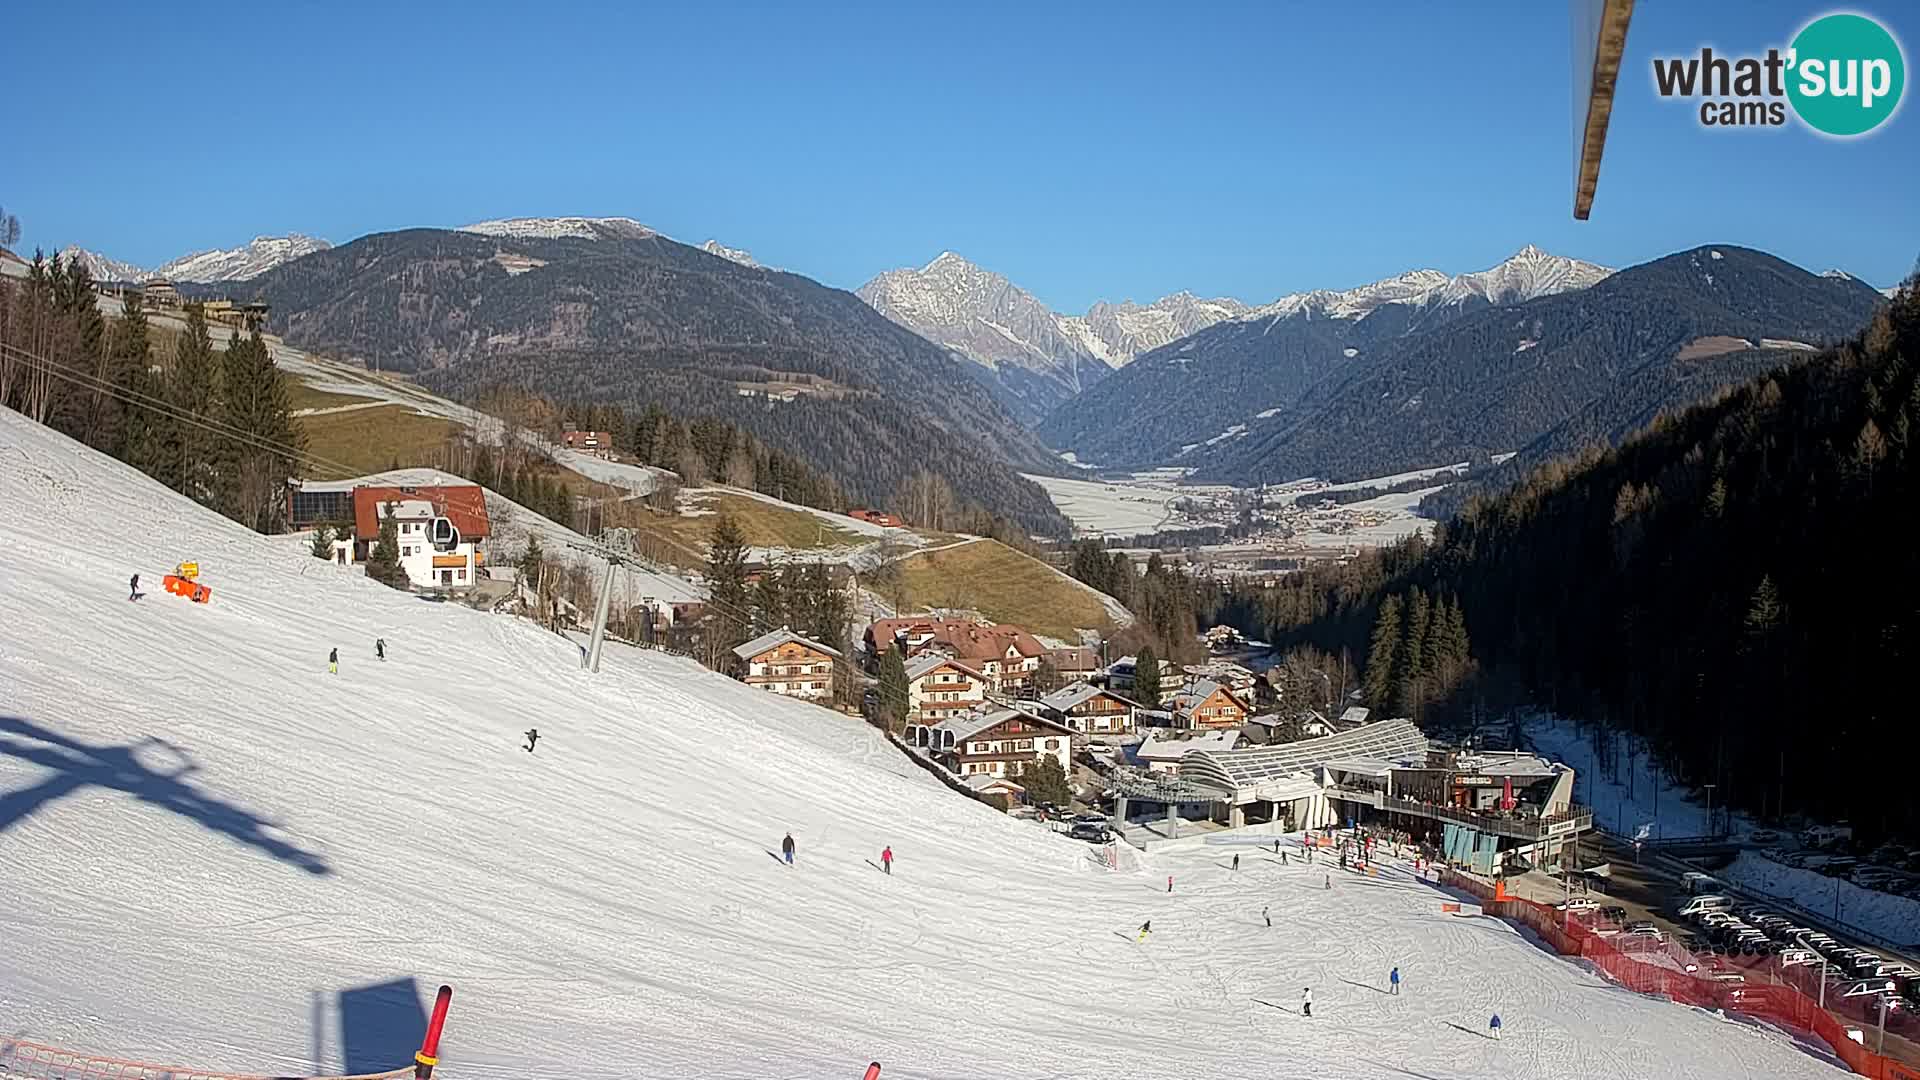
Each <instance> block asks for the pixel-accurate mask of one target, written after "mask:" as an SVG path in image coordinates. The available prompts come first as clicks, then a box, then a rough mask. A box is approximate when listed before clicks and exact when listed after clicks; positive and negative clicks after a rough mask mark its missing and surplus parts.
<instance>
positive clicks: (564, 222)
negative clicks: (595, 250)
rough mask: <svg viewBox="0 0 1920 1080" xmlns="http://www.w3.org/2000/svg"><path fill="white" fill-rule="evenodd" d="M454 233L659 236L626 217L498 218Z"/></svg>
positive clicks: (523, 236)
mask: <svg viewBox="0 0 1920 1080" xmlns="http://www.w3.org/2000/svg"><path fill="white" fill-rule="evenodd" d="M455 231H457V232H467V233H479V234H480V235H482V236H501V237H507V238H510V239H514V240H563V239H575V240H598V239H600V238H602V237H604V236H613V237H619V238H621V239H628V240H638V239H645V238H646V237H649V236H658V235H660V234H659V233H658V232H656V231H654V230H653V229H650V228H648V227H647V226H645V225H642V224H641V223H640V222H638V221H635V220H633V219H632V218H629V217H599V218H591V217H526V218H500V219H498V220H495V221H476V222H474V223H473V224H471V225H462V226H460V228H459V229H457V230H455Z"/></svg>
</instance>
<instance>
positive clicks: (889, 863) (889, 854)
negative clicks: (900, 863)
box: [880, 844, 893, 877]
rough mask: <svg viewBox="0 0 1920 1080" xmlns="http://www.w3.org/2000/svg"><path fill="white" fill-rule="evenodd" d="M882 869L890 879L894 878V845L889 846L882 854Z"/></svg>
mask: <svg viewBox="0 0 1920 1080" xmlns="http://www.w3.org/2000/svg"><path fill="white" fill-rule="evenodd" d="M880 868H881V869H882V870H885V871H886V872H887V876H888V877H892V876H893V845H892V844H888V845H887V846H886V848H884V849H883V850H882V851H881V852H880Z"/></svg>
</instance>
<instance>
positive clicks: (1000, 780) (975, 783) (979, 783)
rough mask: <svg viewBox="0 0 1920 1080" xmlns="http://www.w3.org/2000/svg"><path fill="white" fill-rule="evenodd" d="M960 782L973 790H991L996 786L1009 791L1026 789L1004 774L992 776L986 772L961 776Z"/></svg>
mask: <svg viewBox="0 0 1920 1080" xmlns="http://www.w3.org/2000/svg"><path fill="white" fill-rule="evenodd" d="M960 783H961V785H962V786H963V787H967V788H971V789H972V790H974V791H992V790H994V789H996V788H1003V789H1006V790H1010V791H1025V790H1027V789H1026V788H1024V787H1021V786H1020V785H1019V784H1016V783H1014V782H1013V781H1012V780H1009V779H1007V778H1006V777H1004V776H993V775H990V774H988V773H974V774H973V775H972V776H966V777H962V778H961V779H960Z"/></svg>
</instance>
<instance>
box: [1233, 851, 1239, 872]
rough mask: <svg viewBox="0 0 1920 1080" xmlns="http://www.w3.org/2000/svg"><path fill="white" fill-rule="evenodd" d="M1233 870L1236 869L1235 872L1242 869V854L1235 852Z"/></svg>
mask: <svg viewBox="0 0 1920 1080" xmlns="http://www.w3.org/2000/svg"><path fill="white" fill-rule="evenodd" d="M1233 868H1234V869H1235V870H1238V869H1240V853H1239V852H1234V855H1233Z"/></svg>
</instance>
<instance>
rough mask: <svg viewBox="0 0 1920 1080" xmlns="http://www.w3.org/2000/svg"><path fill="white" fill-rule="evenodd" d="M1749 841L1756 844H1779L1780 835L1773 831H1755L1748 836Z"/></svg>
mask: <svg viewBox="0 0 1920 1080" xmlns="http://www.w3.org/2000/svg"><path fill="white" fill-rule="evenodd" d="M1747 840H1748V841H1749V842H1751V843H1755V844H1777V843H1779V842H1780V834H1779V833H1777V832H1774V831H1773V830H1772V829H1755V830H1753V831H1752V832H1750V833H1748V834H1747Z"/></svg>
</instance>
